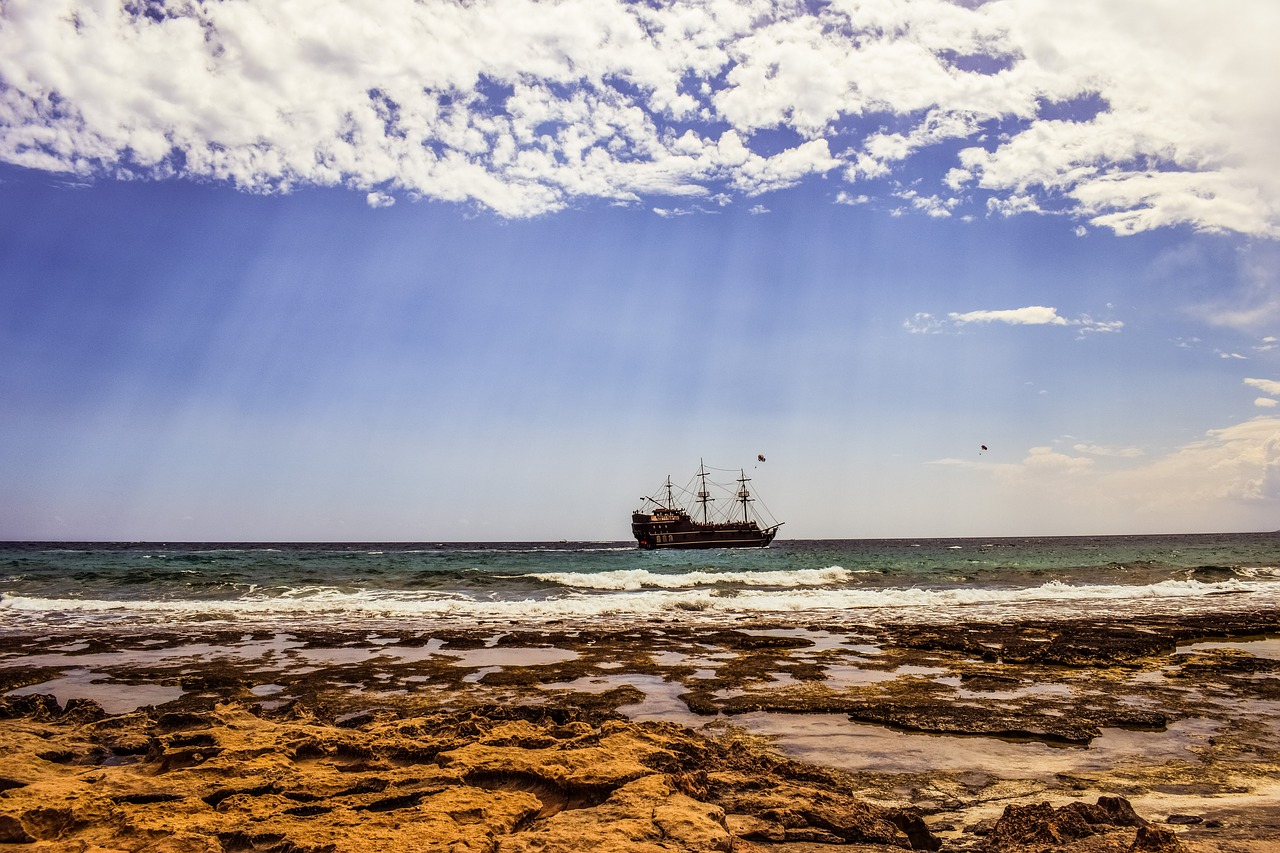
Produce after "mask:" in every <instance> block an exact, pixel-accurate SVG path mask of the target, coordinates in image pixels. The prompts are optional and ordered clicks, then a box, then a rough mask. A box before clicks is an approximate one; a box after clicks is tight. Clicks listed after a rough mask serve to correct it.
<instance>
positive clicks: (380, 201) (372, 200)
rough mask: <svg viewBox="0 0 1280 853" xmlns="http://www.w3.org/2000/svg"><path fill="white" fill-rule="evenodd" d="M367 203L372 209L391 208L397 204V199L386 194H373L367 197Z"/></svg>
mask: <svg viewBox="0 0 1280 853" xmlns="http://www.w3.org/2000/svg"><path fill="white" fill-rule="evenodd" d="M365 203H366V204H368V205H369V206H370V207H391V205H393V204H395V203H396V197H395V196H393V195H387V194H386V193H379V192H372V193H369V194H368V195H366V196H365Z"/></svg>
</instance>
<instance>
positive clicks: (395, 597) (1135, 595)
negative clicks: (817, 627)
mask: <svg viewBox="0 0 1280 853" xmlns="http://www.w3.org/2000/svg"><path fill="white" fill-rule="evenodd" d="M1226 594H1235V595H1231V596H1229V597H1231V598H1233V599H1236V598H1239V599H1250V600H1252V599H1254V598H1256V597H1257V596H1264V597H1267V598H1269V599H1271V600H1274V598H1275V596H1277V595H1278V594H1280V583H1276V582H1256V581H1255V582H1251V583H1250V582H1242V581H1238V580H1227V581H1220V582H1214V583H1204V582H1200V581H1194V580H1180V581H1173V580H1170V581H1162V582H1160V583H1156V584H1150V585H1145V586H1121V585H1099V586H1073V585H1070V584H1066V583H1062V582H1061V581H1051V582H1049V583H1046V584H1043V585H1041V586H1037V587H1028V588H1022V589H976V588H952V589H921V588H909V589H879V590H867V589H800V590H737V591H725V592H721V591H717V590H708V589H698V590H640V591H630V590H628V591H621V592H615V593H612V594H593V593H582V592H576V591H571V592H567V593H565V594H564V595H562V596H559V597H551V598H544V599H510V600H491V599H484V600H477V599H475V598H470V597H467V596H462V595H460V594H457V593H446V594H440V593H431V592H411V591H386V590H382V591H355V592H344V591H340V590H335V589H314V590H312V591H311V592H310V594H307V595H304V596H296V595H295V596H291V597H288V598H277V597H248V598H240V599H230V600H220V601H209V600H202V601H195V600H186V601H183V600H174V599H167V600H163V601H149V600H145V601H111V600H98V599H52V598H32V597H24V596H14V595H4V596H0V614H3V615H4V616H5V617H6V618H7V619H10V620H13V622H15V623H16V622H18V621H21V617H22V616H24V615H25V616H26V617H27V619H32V618H35V619H36V620H37V621H38V620H39V619H40V618H42V617H57V618H72V619H77V620H80V619H83V620H87V621H89V622H92V621H93V620H94V619H95V618H100V619H106V620H109V621H110V620H113V619H120V618H129V619H131V620H132V619H148V618H150V619H155V620H158V621H163V620H173V619H183V618H187V619H198V620H200V621H201V622H207V621H212V620H226V621H230V622H256V621H265V620H278V619H315V618H320V617H324V618H325V620H326V621H329V622H332V620H334V619H339V618H348V619H367V618H386V619H395V618H416V619H423V618H463V619H469V620H488V619H510V620H526V621H530V620H544V619H591V618H597V617H650V616H654V615H658V614H667V615H672V614H675V615H679V614H686V615H689V616H691V617H692V616H694V615H695V614H697V615H698V616H731V615H735V614H736V615H741V614H780V615H787V616H799V617H802V616H804V615H806V614H813V615H815V616H819V615H823V614H830V613H832V612H838V613H843V614H851V613H860V614H861V616H860V618H864V617H867V616H870V615H871V614H872V613H874V612H880V613H882V614H889V613H893V612H894V611H913V612H916V613H918V614H921V618H924V619H939V620H951V619H959V618H965V617H966V615H967V614H971V613H972V612H973V610H974V609H983V610H986V609H990V608H996V613H997V614H998V615H1006V616H1013V615H1016V614H1018V613H1028V612H1039V611H1041V610H1047V609H1060V608H1062V607H1064V606H1065V607H1070V611H1069V612H1071V613H1078V612H1079V604H1080V603H1082V602H1084V603H1090V604H1091V612H1092V610H1093V609H1098V608H1107V607H1109V606H1111V607H1116V608H1121V609H1123V608H1125V607H1138V606H1142V607H1144V608H1146V607H1157V608H1158V607H1160V606H1162V605H1161V603H1162V602H1163V603H1166V604H1167V605H1168V606H1171V607H1175V608H1181V607H1183V606H1184V605H1186V606H1190V605H1192V604H1193V603H1194V602H1195V601H1196V600H1199V602H1200V603H1204V599H1207V598H1209V597H1210V596H1223V595H1226ZM1219 600H1221V599H1219Z"/></svg>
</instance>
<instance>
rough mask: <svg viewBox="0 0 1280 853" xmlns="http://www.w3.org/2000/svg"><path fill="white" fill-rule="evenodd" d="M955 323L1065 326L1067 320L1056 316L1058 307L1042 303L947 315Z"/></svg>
mask: <svg viewBox="0 0 1280 853" xmlns="http://www.w3.org/2000/svg"><path fill="white" fill-rule="evenodd" d="M947 316H948V317H949V318H950V319H951V321H952V322H953V323H955V324H956V325H964V324H966V323H1009V324H1010V325H1014V326H1065V325H1067V321H1066V319H1065V318H1063V317H1059V316H1058V309H1056V308H1047V307H1045V306H1043V305H1030V306H1028V307H1026V308H1009V309H1005V310H998V311H969V312H967V313H964V314H956V313H951V314H948V315H947Z"/></svg>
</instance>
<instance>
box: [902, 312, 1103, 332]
mask: <svg viewBox="0 0 1280 853" xmlns="http://www.w3.org/2000/svg"><path fill="white" fill-rule="evenodd" d="M947 320H949V321H950V322H951V324H952V325H953V326H956V327H960V326H966V325H968V324H970V323H983V324H985V323H1006V324H1008V325H1011V326H1073V327H1075V328H1076V329H1077V331H1078V334H1077V339H1080V338H1083V337H1085V336H1086V335H1087V334H1089V333H1093V332H1099V333H1107V332H1112V333H1114V332H1119V331H1120V330H1121V329H1123V328H1124V322H1123V321H1121V320H1094V319H1093V318H1092V317H1090V316H1089V315H1087V314H1085V315H1082V316H1080V317H1078V318H1076V319H1067V318H1066V317H1063V316H1061V315H1060V314H1058V309H1056V308H1052V307H1048V306H1044V305H1029V306H1027V307H1026V308H1003V309H997V310H981V311H966V312H964V313H958V312H954V311H953V312H951V313H950V314H948V315H947ZM902 326H903V328H904V329H906V330H907V331H908V332H913V333H916V334H938V333H940V332H942V331H943V328H944V326H945V324H944V322H943V321H942V320H940V319H938V318H937V317H934V316H933V315H932V314H929V313H927V312H921V313H918V314H916V315H915V316H913V317H910V318H908V319H907V320H904V321H903V323H902Z"/></svg>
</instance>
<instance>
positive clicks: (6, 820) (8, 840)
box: [0, 814, 36, 844]
mask: <svg viewBox="0 0 1280 853" xmlns="http://www.w3.org/2000/svg"><path fill="white" fill-rule="evenodd" d="M35 840H36V839H35V838H34V837H33V836H32V835H31V834H30V833H28V832H27V830H26V828H25V827H24V826H23V825H22V821H21V820H19V819H18V818H16V817H14V816H13V815H7V814H0V844H30V843H32V842H34V841H35Z"/></svg>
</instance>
